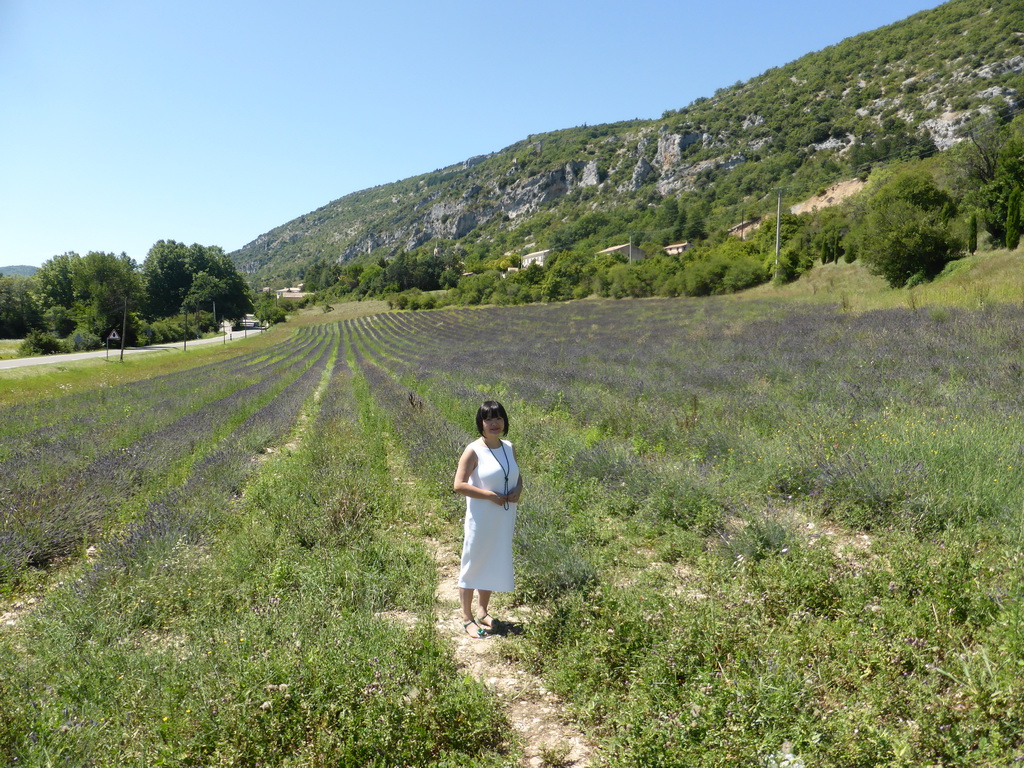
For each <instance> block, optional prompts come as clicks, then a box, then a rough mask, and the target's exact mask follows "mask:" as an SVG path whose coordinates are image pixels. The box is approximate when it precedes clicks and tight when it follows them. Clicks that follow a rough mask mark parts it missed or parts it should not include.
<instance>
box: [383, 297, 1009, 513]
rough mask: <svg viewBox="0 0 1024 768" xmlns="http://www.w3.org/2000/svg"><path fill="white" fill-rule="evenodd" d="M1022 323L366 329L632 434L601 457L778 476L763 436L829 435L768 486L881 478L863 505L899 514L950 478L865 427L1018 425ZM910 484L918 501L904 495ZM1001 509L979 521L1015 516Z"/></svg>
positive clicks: (510, 316) (842, 317)
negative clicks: (891, 454) (748, 465)
mask: <svg viewBox="0 0 1024 768" xmlns="http://www.w3.org/2000/svg"><path fill="white" fill-rule="evenodd" d="M737 312H739V313H740V314H739V315H737ZM1020 315H1021V310H1020V308H1019V307H999V308H990V309H988V310H985V311H980V312H975V313H968V312H962V311H960V312H950V313H949V314H948V315H947V314H936V313H924V312H912V311H909V310H906V311H899V310H896V311H886V312H879V313H870V314H868V315H861V316H855V315H849V314H845V313H840V312H830V311H828V310H822V309H802V310H801V309H792V308H791V309H788V310H786V311H784V312H783V311H781V310H779V309H778V308H775V307H773V306H771V305H767V304H759V303H751V304H749V305H737V304H735V303H729V304H725V303H716V302H706V303H701V304H699V305H698V306H692V305H680V304H678V303H676V304H673V303H672V302H670V301H668V302H663V301H651V302H636V303H618V304H613V303H604V302H594V303H589V302H588V303H587V304H584V305H572V306H568V305H553V306H549V307H537V308H533V307H531V308H525V309H523V310H518V311H517V310H509V309H500V308H495V309H491V310H477V311H462V312H458V313H429V316H428V317H421V316H420V315H406V316H404V317H402V318H401V319H392V317H391V316H385V317H382V318H378V319H377V321H376V322H374V323H373V324H372V325H368V326H367V329H368V333H372V338H373V339H374V344H375V345H376V348H377V349H379V350H380V351H381V354H382V355H384V356H385V357H391V358H392V359H393V360H396V361H401V362H402V363H404V364H405V365H408V366H412V365H416V366H418V375H419V376H420V377H421V378H423V379H427V378H438V377H440V378H441V379H443V380H445V381H446V382H447V383H448V384H449V385H463V386H464V385H465V383H466V382H470V383H471V384H472V383H473V382H477V383H478V384H479V383H480V382H484V381H487V380H488V379H493V377H494V375H498V376H500V378H501V382H502V385H503V387H504V389H505V391H507V392H509V393H510V394H511V395H513V396H515V397H517V398H519V399H522V400H524V401H526V402H530V403H534V404H538V405H540V406H541V407H545V408H549V409H550V408H555V409H558V410H561V411H564V412H567V413H571V414H572V415H573V416H574V418H576V419H578V420H580V421H581V422H582V423H585V424H590V425H593V426H595V427H597V428H598V429H600V431H601V434H602V435H605V436H609V437H612V438H617V440H615V441H613V443H612V444H609V445H606V446H602V448H607V450H606V451H605V453H609V454H614V455H615V456H617V457H618V458H619V459H620V460H622V459H623V458H624V453H623V450H622V446H621V445H619V444H616V443H621V441H623V440H625V441H627V443H632V444H633V445H637V443H636V440H637V438H640V439H641V440H642V441H643V445H641V446H639V447H640V448H641V452H643V450H644V446H655V447H657V450H658V451H659V452H662V453H663V452H665V451H667V452H668V454H669V455H674V456H677V457H679V458H680V459H684V460H696V461H698V462H699V463H700V464H705V463H710V464H712V465H713V464H716V463H721V462H723V461H727V460H733V461H734V460H736V457H738V456H742V457H743V458H742V459H741V460H742V461H752V462H755V463H758V462H760V463H762V464H763V462H762V459H763V457H762V456H760V455H756V454H755V455H751V453H750V446H751V445H755V446H756V445H757V444H758V441H757V440H752V439H751V437H752V436H753V437H760V436H764V435H770V434H772V433H774V432H775V431H776V430H783V431H784V430H786V429H791V428H793V427H795V426H796V425H797V424H799V423H801V422H804V421H808V422H809V423H811V424H814V425H816V426H815V430H816V431H817V432H818V434H817V435H815V439H814V440H813V444H811V445H807V442H811V441H807V440H805V441H804V442H803V443H802V444H801V449H802V450H803V451H804V452H806V453H807V454H808V456H810V457H811V458H812V459H813V461H811V462H807V463H806V464H804V463H800V462H797V463H798V464H799V466H795V467H794V466H780V467H778V468H777V470H778V471H777V472H776V473H775V474H774V476H767V477H765V478H764V480H763V482H762V486H763V487H764V488H765V490H773V489H774V490H775V491H776V492H779V493H783V494H792V493H793V492H794V491H798V492H803V493H812V494H813V493H818V494H826V495H831V496H833V497H835V496H836V495H837V494H841V493H846V492H847V491H849V490H850V489H851V488H853V487H856V486H857V485H858V484H861V485H864V484H867V485H871V481H870V479H869V478H870V477H871V475H872V474H874V475H878V474H882V475H884V477H883V480H882V485H884V486H885V487H886V488H887V489H889V490H887V491H885V492H883V493H882V494H881V496H879V495H878V494H861V498H860V499H858V500H857V501H858V503H863V504H866V505H867V506H873V507H876V508H879V509H880V510H881V512H883V513H884V514H885V516H891V513H894V512H897V513H898V512H899V509H898V507H899V506H900V504H901V503H902V502H903V501H905V500H906V498H907V497H908V496H912V495H914V491H915V490H916V491H920V493H919V495H928V493H932V494H934V482H935V481H937V480H939V479H941V478H936V477H935V476H936V475H937V474H940V473H939V469H940V468H936V469H934V470H933V471H932V472H930V473H929V472H928V471H927V462H925V463H924V464H922V462H923V461H924V460H925V459H926V458H927V457H915V456H912V455H911V456H908V457H907V458H906V459H903V458H900V459H899V466H898V467H897V469H896V471H895V472H890V471H889V469H888V468H887V467H886V466H885V461H884V460H883V459H882V458H881V457H879V456H877V455H872V450H871V448H870V445H868V446H867V447H866V446H865V445H864V441H863V440H857V441H851V440H850V439H849V432H850V429H852V428H853V427H856V428H857V429H860V430H862V431H863V430H864V427H863V425H864V424H872V423H874V422H876V421H879V420H880V419H883V418H886V417H887V414H889V413H890V412H892V411H893V410H894V409H895V410H899V411H902V412H904V413H905V412H907V411H908V410H912V409H928V410H929V411H930V412H931V413H932V414H933V416H934V415H936V414H940V415H941V417H942V418H943V419H945V420H946V421H947V422H949V423H952V421H953V419H954V418H955V417H957V416H958V415H961V414H965V413H971V412H976V411H979V410H981V411H983V412H984V413H985V414H992V412H993V410H995V411H997V412H998V413H1000V414H1001V415H1002V416H1003V417H1006V416H1009V417H1013V418H1016V416H1015V415H1017V414H1019V413H1020V410H1021V408H1022V406H1024V396H1022V391H1021V387H1020V386H1019V381H1020V378H1021V367H1020V361H1019V352H1018V351H1017V350H1019V348H1020V346H1021V343H1022V341H1021V330H1020V329H1021V323H1020V319H1021V317H1020ZM439 318H442V319H443V322H442V321H441V320H439ZM371 329H372V330H371ZM386 337H390V338H386ZM403 339H404V340H403ZM624 404H628V407H623V406H624ZM795 409H799V410H795ZM950 429H952V426H950ZM794 439H797V438H794ZM853 442H856V443H857V444H856V445H854V444H852V443H853ZM834 446H838V447H839V450H838V451H837V450H836V448H835V447H834ZM744 454H746V455H745V456H744ZM1007 458H1008V459H1012V458H1013V457H1012V456H1010V457H1007ZM602 463H603V462H601V461H598V462H597V463H596V467H595V469H597V470H598V471H600V468H601V465H602ZM815 463H817V464H818V467H817V469H816V468H815V467H814V466H813V465H814V464H815ZM825 464H827V467H825V468H824V469H822V467H823V466H824V465H825ZM919 465H920V468H918V469H915V467H919ZM637 470H638V471H644V470H643V469H642V462H638V463H637ZM865 473H867V475H866V474H865ZM908 478H909V479H910V480H911V481H912V483H911V485H912V489H911V492H910V493H906V492H903V491H900V490H899V488H898V486H899V485H900V484H901V483H903V482H905V481H906V480H907V479H908ZM929 483H931V484H932V485H931V486H930V485H929ZM991 501H994V502H995V503H994V504H992V503H989V502H988V501H987V502H986V504H985V506H986V507H987V508H986V509H982V510H978V512H979V513H980V514H987V515H992V514H1000V513H1002V512H1004V511H1005V510H1006V509H1007V508H1008V504H1010V505H1012V500H1007V499H1005V498H1003V499H999V498H995V499H992V500H991ZM831 504H832V506H833V507H834V508H838V507H841V506H842V501H841V500H839V499H836V498H833V499H832V502H831ZM947 511H948V510H944V509H943V507H942V504H941V503H938V504H935V503H933V502H932V501H930V502H929V508H928V509H915V510H913V511H912V514H911V515H910V517H911V519H914V520H918V521H924V522H923V524H927V525H935V524H941V523H942V520H943V519H944V518H945V517H946V512H947Z"/></svg>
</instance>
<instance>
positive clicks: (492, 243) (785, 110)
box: [231, 0, 1024, 283]
mask: <svg viewBox="0 0 1024 768" xmlns="http://www.w3.org/2000/svg"><path fill="white" fill-rule="evenodd" d="M708 66H713V62H709V63H708ZM1022 73H1024V3H1022V2H1020V0H952V2H948V3H946V4H944V5H942V6H939V7H938V8H936V9H934V10H930V11H924V12H921V13H918V14H915V15H914V16H911V17H910V18H908V19H905V20H903V21H900V22H898V23H896V24H892V25H890V26H887V27H883V28H881V29H878V30H874V31H872V32H868V33H865V34H862V35H858V36H856V37H851V38H849V39H847V40H844V41H842V42H840V43H838V44H836V45H834V46H831V47H829V48H826V49H824V50H822V51H818V52H816V53H811V54H808V55H806V56H804V57H802V58H800V59H798V60H796V61H794V62H791V63H789V64H785V65H784V66H779V67H777V68H773V69H770V70H768V71H767V72H765V73H763V74H762V75H759V76H758V77H755V78H753V79H751V80H749V81H748V82H745V83H737V84H736V85H734V86H732V87H729V88H723V89H721V90H719V91H718V92H716V93H715V94H714V95H711V96H709V97H707V98H700V99H697V100H696V101H694V102H693V103H692V104H690V105H688V106H686V107H683V108H681V109H669V110H667V111H666V112H665V113H664V114H663V115H662V116H661V118H659V119H654V120H641V121H631V122H622V123H614V124H607V125H599V126H582V127H575V128H569V129H566V130H561V131H555V132H552V133H547V134H540V135H534V136H530V137H527V138H526V139H524V140H523V141H520V142H518V143H517V144H514V145H512V146H510V147H507V148H505V149H503V150H501V151H499V152H495V153H493V154H490V155H486V156H481V157H475V158H471V159H469V160H467V161H465V162H464V163H461V164H458V165H455V166H451V167H448V168H443V169H439V170H436V171H434V172H432V173H427V174H423V175H420V176H415V177H412V178H409V179H405V180H403V181H399V182H395V183H392V184H386V185H382V186H379V187H374V188H372V189H368V190H364V191H360V192H356V193H353V194H350V195H347V196H345V197H342V198H340V199H338V200H335V201H334V202H332V203H329V204H327V205H325V206H324V207H322V208H319V209H317V210H315V211H313V212H311V213H309V214H306V215H305V216H301V217H299V218H298V219H295V220H293V221H290V222H288V223H287V224H283V225H281V226H279V227H276V228H274V229H272V230H270V231H269V232H267V233H266V234H264V235H261V236H260V237H258V238H257V239H256V240H254V241H253V242H251V243H249V244H248V245H246V246H245V247H244V248H242V249H240V250H238V251H236V252H235V253H233V254H231V258H232V259H233V260H234V261H235V263H236V264H237V265H238V266H239V268H240V269H241V270H243V271H244V272H246V273H249V274H250V275H253V276H255V278H257V279H258V280H260V281H263V282H266V283H271V282H277V283H283V282H297V281H299V280H302V279H303V278H304V276H306V274H307V272H309V271H310V269H311V268H312V267H314V266H316V265H321V266H322V265H323V264H329V263H339V262H346V261H351V260H354V259H361V258H365V257H369V258H372V259H374V260H379V259H381V258H385V259H390V258H393V257H394V256H395V255H397V254H399V253H401V252H403V251H412V250H414V249H416V248H419V247H421V246H425V245H426V246H430V245H431V244H433V245H435V246H436V245H441V246H442V250H444V249H455V250H456V251H457V252H458V253H460V254H462V255H464V256H467V257H469V258H470V259H482V258H496V257H500V256H501V255H502V254H509V253H512V254H520V255H521V254H523V253H525V252H527V251H528V250H531V249H540V248H545V247H549V246H550V247H555V248H558V247H565V246H566V245H570V246H571V244H572V242H573V241H574V240H579V239H580V238H583V237H591V238H593V237H594V236H596V235H600V238H599V239H601V238H603V239H605V240H607V241H608V242H606V243H605V245H614V244H616V242H623V241H624V240H625V239H626V238H627V237H628V236H629V230H631V229H633V228H635V227H637V225H638V223H642V222H641V221H640V219H641V213H642V212H645V211H647V210H648V209H649V208H650V207H651V206H652V205H660V204H661V203H663V202H665V201H667V200H670V199H673V200H675V201H676V203H675V205H674V207H675V208H676V209H677V210H678V211H679V213H680V217H679V221H680V222H683V223H684V224H685V226H682V225H680V226H677V227H676V233H677V234H683V235H684V236H687V237H688V239H693V238H697V237H700V236H703V235H707V234H709V233H714V232H716V231H721V230H724V229H727V228H729V227H731V226H734V225H736V224H737V223H739V222H740V221H742V220H744V219H749V218H752V217H754V216H756V215H759V214H761V213H765V212H768V211H769V210H771V211H774V207H775V204H776V199H775V192H774V191H775V189H776V188H777V187H779V186H782V187H784V198H783V199H784V201H788V202H795V201H797V200H801V199H804V198H806V197H808V196H809V195H810V194H813V193H815V192H817V191H819V190H821V189H822V188H824V187H827V186H828V185H829V184H831V183H833V182H835V181H838V180H840V179H845V178H851V177H853V176H860V175H864V174H866V173H867V172H868V171H869V170H870V169H871V167H872V166H873V165H876V164H878V163H883V162H885V163H891V162H898V161H900V160H904V159H907V160H909V159H914V158H920V157H926V156H928V155H929V154H933V153H935V152H936V151H941V150H944V149H946V148H948V147H950V146H951V145H952V144H954V143H955V142H956V141H958V140H959V139H960V138H961V136H962V133H963V130H964V127H965V126H966V125H967V124H968V122H969V121H970V120H971V119H972V118H975V117H977V116H978V115H988V116H995V117H997V118H998V119H1006V118H1008V117H1010V116H1012V115H1014V114H1015V113H1016V112H1018V111H1019V109H1020V106H1021V103H1022V102H1024V74H1022ZM671 98H672V97H671V94H666V102H668V103H671ZM593 212H607V213H609V214H614V215H612V216H611V219H609V218H608V217H605V218H604V219H602V220H601V226H603V229H602V230H601V231H600V232H598V231H597V229H594V228H593V227H592V228H591V229H594V231H593V232H592V231H589V230H588V229H587V226H585V214H589V213H593ZM581 221H582V222H583V224H579V225H573V222H581ZM609 221H613V222H614V224H613V225H609V223H608V222H609ZM595 226H596V225H595ZM581 227H582V229H581ZM613 230H614V231H613Z"/></svg>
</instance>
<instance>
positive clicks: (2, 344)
mask: <svg viewBox="0 0 1024 768" xmlns="http://www.w3.org/2000/svg"><path fill="white" fill-rule="evenodd" d="M20 344H21V341H20V340H19V339H0V360H11V359H13V358H15V357H17V356H18V346H19V345H20Z"/></svg>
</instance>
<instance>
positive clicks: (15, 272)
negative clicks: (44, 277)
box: [0, 265, 39, 277]
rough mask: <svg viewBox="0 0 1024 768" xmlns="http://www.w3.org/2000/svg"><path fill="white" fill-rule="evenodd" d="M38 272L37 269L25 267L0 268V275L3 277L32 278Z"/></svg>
mask: <svg viewBox="0 0 1024 768" xmlns="http://www.w3.org/2000/svg"><path fill="white" fill-rule="evenodd" d="M38 271H39V267H29V266H25V265H20V266H14V267H0V275H5V276H7V277H32V275H34V274H35V273H36V272H38Z"/></svg>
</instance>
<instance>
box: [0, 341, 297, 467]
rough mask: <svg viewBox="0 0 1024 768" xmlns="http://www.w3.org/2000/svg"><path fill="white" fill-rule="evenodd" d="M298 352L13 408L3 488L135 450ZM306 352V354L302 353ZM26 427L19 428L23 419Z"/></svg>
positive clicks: (0, 462) (1, 461) (1, 452)
mask: <svg viewBox="0 0 1024 768" xmlns="http://www.w3.org/2000/svg"><path fill="white" fill-rule="evenodd" d="M295 353H296V351H295V350H294V349H291V348H288V347H285V346H280V347H279V348H278V349H277V350H276V352H273V351H271V352H268V353H261V354H259V355H258V356H254V355H246V356H245V357H246V358H248V359H247V360H246V362H245V363H244V364H242V365H238V364H236V363H234V361H231V360H229V361H225V362H222V363H218V364H214V365H207V366H202V367H201V369H200V370H199V371H197V372H196V373H194V374H190V373H185V372H179V373H176V374H173V375H166V376H162V377H160V379H161V381H160V382H159V386H155V385H153V384H152V382H151V381H149V380H147V381H143V382H137V383H136V385H135V386H132V385H121V386H119V387H115V388H110V390H108V389H107V388H101V389H99V390H97V391H92V392H87V393H81V394H79V395H75V396H69V397H65V398H61V399H59V400H56V401H49V402H46V403H36V404H32V405H31V406H25V407H14V408H12V409H11V411H12V413H10V414H5V421H6V424H5V425H4V426H5V428H6V432H7V433H6V434H5V436H4V438H5V439H4V445H3V448H2V449H0V486H3V485H4V484H5V482H6V480H7V478H10V477H11V476H20V475H23V474H24V473H25V472H26V471H28V472H32V471H33V470H34V471H36V472H40V473H46V474H48V475H49V474H51V473H57V474H59V473H60V472H62V471H68V470H70V469H71V468H73V467H74V466H76V465H77V466H81V465H83V464H84V463H85V462H87V461H89V460H91V459H93V458H94V457H95V456H96V455H97V454H99V453H101V452H103V451H104V450H107V451H109V450H111V449H116V448H120V447H124V446H126V445H130V444H131V443H132V442H133V441H134V440H136V439H137V438H138V437H139V436H141V435H144V434H145V433H146V432H149V431H152V430H154V429H158V428H159V427H161V426H164V425H166V424H168V423H170V422H171V421H173V420H174V419H175V418H177V417H178V416H179V415H180V414H182V413H185V412H187V411H189V410H194V409H196V408H199V407H202V406H203V405H205V404H207V403H209V402H212V401H215V400H216V399H218V398H220V397H224V396H227V395H230V393H231V392H232V391H234V390H235V389H237V388H238V387H239V386H242V385H244V384H246V383H251V382H254V381H256V380H258V379H259V378H260V377H261V376H262V375H263V373H264V371H265V370H266V365H267V364H268V361H269V364H271V365H280V364H281V363H282V362H283V361H284V360H285V359H286V358H287V357H288V356H293V355H294V354H295ZM300 354H301V352H300ZM22 418H23V419H24V420H25V423H24V424H21V425H19V424H18V419H22Z"/></svg>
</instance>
